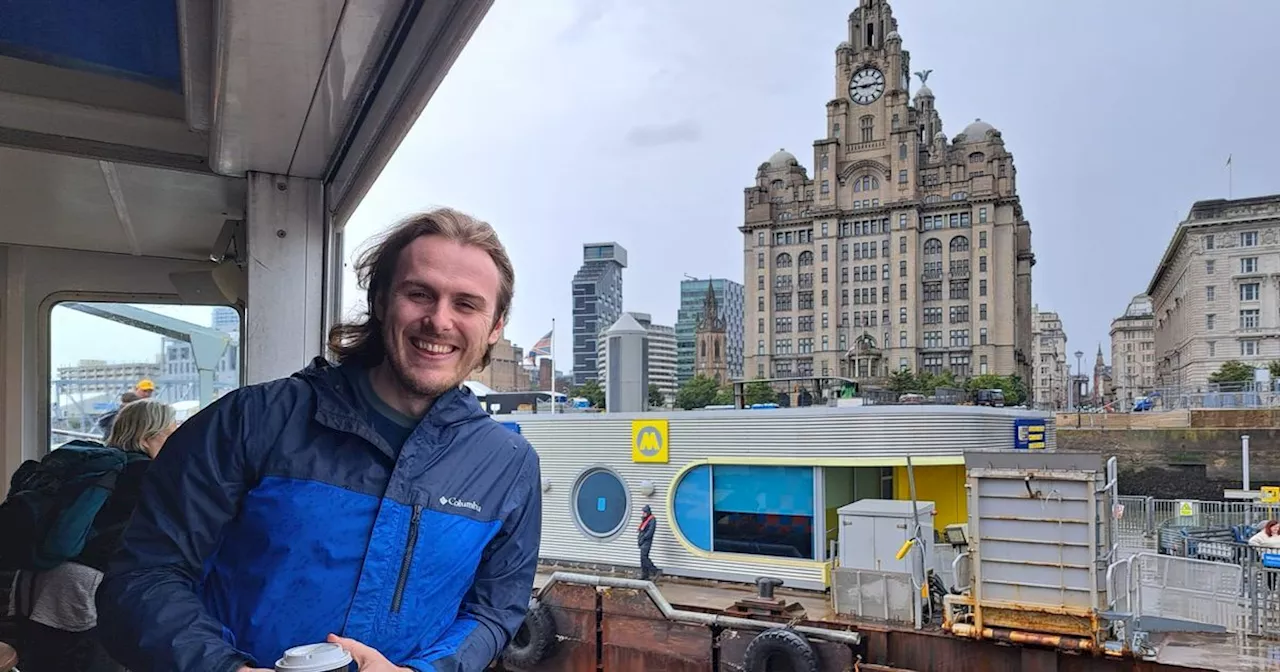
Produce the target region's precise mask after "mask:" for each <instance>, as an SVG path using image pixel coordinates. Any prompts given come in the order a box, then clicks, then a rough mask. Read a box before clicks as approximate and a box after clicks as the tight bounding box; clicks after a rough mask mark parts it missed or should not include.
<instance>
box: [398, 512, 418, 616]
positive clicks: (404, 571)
mask: <svg viewBox="0 0 1280 672" xmlns="http://www.w3.org/2000/svg"><path fill="white" fill-rule="evenodd" d="M421 520H422V505H421V504H414V505H413V518H412V519H411V520H410V521H409V540H408V542H407V543H406V544H405V546H404V558H403V559H401V560H400V579H399V580H398V581H396V592H395V595H394V596H392V598H391V612H392V613H396V614H398V613H400V603H401V602H402V601H404V587H405V584H406V583H408V582H409V566H410V565H412V564H413V547H414V546H417V545H418V523H419V522H420V521H421Z"/></svg>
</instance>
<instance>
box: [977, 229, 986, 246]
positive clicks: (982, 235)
mask: <svg viewBox="0 0 1280 672" xmlns="http://www.w3.org/2000/svg"><path fill="white" fill-rule="evenodd" d="M978 249H982V250H985V249H987V232H986V231H979V232H978Z"/></svg>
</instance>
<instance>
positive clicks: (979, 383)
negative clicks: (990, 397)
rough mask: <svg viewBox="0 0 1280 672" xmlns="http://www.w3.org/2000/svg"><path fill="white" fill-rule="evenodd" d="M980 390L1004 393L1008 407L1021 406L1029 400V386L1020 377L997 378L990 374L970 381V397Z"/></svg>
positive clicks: (968, 389)
mask: <svg viewBox="0 0 1280 672" xmlns="http://www.w3.org/2000/svg"><path fill="white" fill-rule="evenodd" d="M978 390H1000V391H1001V392H1003V393H1004V403H1005V405H1006V406H1020V405H1022V404H1023V403H1024V402H1025V401H1026V400H1027V386H1026V384H1025V383H1023V382H1022V378H1020V377H1018V376H997V375H996V374H994V373H988V374H984V375H981V376H976V377H974V378H970V379H969V384H968V386H967V391H968V392H969V394H970V395H972V394H973V393H975V392H977V391H978Z"/></svg>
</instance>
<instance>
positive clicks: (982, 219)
mask: <svg viewBox="0 0 1280 672" xmlns="http://www.w3.org/2000/svg"><path fill="white" fill-rule="evenodd" d="M978 223H979V224H986V223H987V209H986V208H978Z"/></svg>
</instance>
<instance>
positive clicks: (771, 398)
mask: <svg viewBox="0 0 1280 672" xmlns="http://www.w3.org/2000/svg"><path fill="white" fill-rule="evenodd" d="M744 387H745V389H743V391H742V396H743V400H742V403H743V405H744V406H748V407H749V406H751V405H753V404H773V403H777V401H778V393H777V392H775V391H774V390H773V386H772V385H770V384H769V382H768V381H766V380H753V381H751V382H749V383H747V384H746V385H745V386H744Z"/></svg>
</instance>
